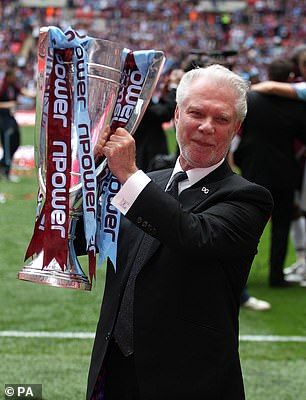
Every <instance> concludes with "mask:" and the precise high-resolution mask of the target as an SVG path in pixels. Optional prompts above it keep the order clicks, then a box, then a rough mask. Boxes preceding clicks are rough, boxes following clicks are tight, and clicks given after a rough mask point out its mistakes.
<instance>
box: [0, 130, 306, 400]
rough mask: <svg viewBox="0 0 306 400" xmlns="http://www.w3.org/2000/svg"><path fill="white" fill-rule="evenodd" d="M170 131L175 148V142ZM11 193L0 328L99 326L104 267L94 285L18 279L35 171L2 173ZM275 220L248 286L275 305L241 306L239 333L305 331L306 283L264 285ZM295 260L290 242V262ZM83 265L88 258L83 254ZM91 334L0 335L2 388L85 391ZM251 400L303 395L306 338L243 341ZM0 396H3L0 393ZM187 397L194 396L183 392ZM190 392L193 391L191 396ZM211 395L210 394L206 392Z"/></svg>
mask: <svg viewBox="0 0 306 400" xmlns="http://www.w3.org/2000/svg"><path fill="white" fill-rule="evenodd" d="M32 133H33V128H26V129H23V130H22V134H23V136H22V144H32V143H33V134H32ZM173 138H174V135H173V132H172V133H171V138H170V139H169V140H170V141H171V146H172V147H171V149H175V141H173ZM0 191H3V192H5V193H6V195H7V196H8V197H7V201H6V203H5V204H0V230H1V231H0V232H1V241H0V279H1V285H2V287H1V291H0V304H1V313H0V322H1V330H20V331H38V330H43V331H51V332H52V331H64V332H69V331H72V332H79V331H81V332H94V331H95V326H96V322H97V318H98V314H99V307H100V304H101V297H102V292H103V285H104V276H105V269H104V267H102V268H99V269H98V275H97V282H96V287H95V288H94V289H93V290H92V292H90V293H89V292H78V291H74V290H69V289H59V288H53V287H48V286H44V285H37V284H33V283H28V282H22V281H19V280H18V279H16V275H17V272H18V271H19V270H20V268H21V267H22V266H23V265H24V264H23V258H24V254H25V251H26V248H27V245H28V243H29V240H30V238H31V235H32V231H33V224H34V216H35V208H36V192H37V180H36V175H35V173H34V172H33V173H32V174H31V175H29V176H22V177H21V182H20V183H19V184H13V183H4V182H2V181H0ZM269 235H270V227H269V226H268V227H267V229H266V230H265V232H264V235H263V237H262V240H261V243H260V247H259V253H258V255H257V257H256V259H255V261H254V264H253V267H252V271H251V275H250V279H249V289H250V291H251V293H252V294H253V295H255V296H257V297H260V298H264V299H266V300H268V301H270V302H271V303H272V310H270V311H267V312H254V311H250V310H244V309H243V310H241V316H240V333H241V334H242V335H265V334H268V335H303V336H305V335H306V288H300V287H298V286H297V287H295V288H290V289H270V288H269V287H268V285H267V272H268V251H269ZM293 261H294V252H293V249H292V246H291V244H290V245H289V249H288V257H287V259H286V265H289V264H290V263H292V262H293ZM81 262H82V264H83V265H86V258H84V257H83V258H82V260H81ZM91 346H92V339H79V340H76V339H73V340H72V339H51V338H48V339H46V338H35V339H33V338H0V356H1V359H2V362H1V363H0V393H2V388H4V384H5V383H40V384H42V385H43V393H44V399H47V400H66V399H67V400H70V399H74V400H81V399H84V393H85V388H86V379H87V371H88V365H89V360H90V352H91ZM240 353H241V360H242V369H243V374H244V379H245V386H246V393H247V399H249V400H274V399H275V400H291V399H292V400H304V399H305V398H306V395H305V393H306V379H305V377H306V343H266V342H263V343H254V342H241V343H240ZM0 398H1V396H0ZM186 400H189V399H186ZM190 400H192V399H190ZM208 400H209V399H208Z"/></svg>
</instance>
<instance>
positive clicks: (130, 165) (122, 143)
mask: <svg viewBox="0 0 306 400" xmlns="http://www.w3.org/2000/svg"><path fill="white" fill-rule="evenodd" d="M95 153H100V154H101V153H102V154H104V155H105V157H106V158H107V163H108V166H109V168H110V170H111V171H112V173H113V174H114V175H115V176H116V177H117V178H118V180H119V182H120V183H122V184H123V183H125V182H126V181H127V180H128V178H129V177H130V176H131V175H133V174H134V173H135V172H137V171H138V168H137V166H136V162H135V154H136V146H135V140H134V139H133V137H132V135H130V134H129V132H128V131H126V130H125V129H123V128H118V129H116V131H115V132H114V133H111V131H110V129H109V128H107V129H106V130H105V132H104V133H103V134H102V135H101V137H100V139H99V142H98V143H97V145H96V148H95Z"/></svg>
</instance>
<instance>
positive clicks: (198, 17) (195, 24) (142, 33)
mask: <svg viewBox="0 0 306 400" xmlns="http://www.w3.org/2000/svg"><path fill="white" fill-rule="evenodd" d="M225 3H227V4H228V5H230V4H231V5H232V9H230V10H229V11H222V10H223V9H224V7H223V6H224V4H225ZM67 5H68V7H67V8H65V9H64V8H63V9H60V8H58V9H55V8H50V7H49V8H35V9H34V8H26V7H23V6H21V5H20V4H19V1H18V0H2V1H1V3H0V16H1V19H0V21H1V22H0V54H1V56H0V66H1V68H0V69H1V70H3V68H4V67H5V66H7V65H8V64H10V63H15V64H17V66H18V67H19V70H20V83H21V85H23V86H28V87H29V89H31V88H32V87H33V86H35V74H36V72H35V66H36V43H37V38H38V35H39V28H40V27H41V26H47V25H54V26H58V27H60V28H62V29H65V28H67V27H68V26H72V27H73V28H74V29H77V30H79V31H82V32H86V33H87V34H88V35H90V36H93V37H100V38H104V39H108V40H112V41H118V42H120V43H122V44H123V45H124V46H126V47H128V48H131V49H149V48H155V49H160V50H164V51H165V53H166V56H167V64H166V67H167V68H169V69H171V68H175V67H177V66H178V65H179V64H180V63H181V62H182V61H184V60H186V59H187V58H188V57H190V53H195V54H199V53H200V54H201V57H203V54H204V56H205V55H207V54H214V53H215V54H217V55H218V54H219V53H220V52H221V53H222V52H225V51H232V52H234V53H235V52H236V54H234V55H232V56H231V59H230V60H229V61H230V63H231V65H232V68H233V69H234V70H235V72H238V73H239V74H241V75H243V76H245V77H246V78H247V79H251V80H253V81H256V80H263V79H265V78H266V70H267V65H268V64H269V63H270V62H271V60H272V59H274V58H275V57H279V56H284V57H287V56H288V55H289V54H290V51H291V50H292V49H293V48H294V47H295V46H296V45H298V44H300V43H302V42H303V41H304V40H305V37H306V23H305V22H306V3H305V2H304V1H302V0H246V1H242V0H240V1H235V2H230V1H229V2H226V1H219V0H211V1H206V2H204V1H199V0H186V1H179V0H172V1H164V0H163V1H162V0H155V1H146V0H130V1H127V0H70V1H68V2H67ZM228 8H229V7H228ZM218 52H219V53H218ZM202 53H203V54H202Z"/></svg>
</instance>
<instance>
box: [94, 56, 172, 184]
mask: <svg viewBox="0 0 306 400" xmlns="http://www.w3.org/2000/svg"><path fill="white" fill-rule="evenodd" d="M165 61H166V57H165V54H164V52H162V51H155V52H154V56H153V59H152V62H151V64H150V65H149V67H148V71H147V74H146V77H145V80H144V83H143V86H142V89H141V92H140V95H139V98H138V100H137V104H136V105H135V107H134V109H133V112H132V114H131V116H130V118H129V120H128V122H127V123H126V125H125V127H124V128H125V129H126V130H127V131H128V132H129V133H130V134H131V135H134V133H135V131H136V129H137V127H138V125H139V123H140V121H141V119H142V117H143V115H144V113H145V111H146V109H147V107H148V105H149V102H150V100H151V97H152V95H153V92H154V90H155V88H156V85H157V82H158V80H159V78H160V74H161V72H162V69H163V66H164V64H165ZM99 162H100V164H99V165H98V166H97V168H96V171H97V180H98V182H99V178H101V175H102V171H103V170H104V169H105V167H106V165H107V159H106V158H105V157H103V159H100V161H99Z"/></svg>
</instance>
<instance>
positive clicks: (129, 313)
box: [114, 172, 188, 356]
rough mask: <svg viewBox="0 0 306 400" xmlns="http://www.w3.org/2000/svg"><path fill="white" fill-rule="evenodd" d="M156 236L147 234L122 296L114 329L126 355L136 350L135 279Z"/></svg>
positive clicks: (174, 188)
mask: <svg viewBox="0 0 306 400" xmlns="http://www.w3.org/2000/svg"><path fill="white" fill-rule="evenodd" d="M187 178H188V177H187V174H186V172H178V173H176V174H175V175H174V177H173V180H172V181H171V183H170V185H169V187H168V189H167V190H166V192H167V193H169V194H170V195H171V196H173V197H175V198H177V197H178V183H179V182H180V181H183V180H184V179H187ZM153 242H154V238H153V237H152V236H149V235H146V236H145V238H144V240H143V242H142V244H141V248H140V249H139V251H138V253H137V256H136V258H135V261H134V264H133V266H132V269H131V272H130V275H129V278H128V281H127V284H126V287H125V291H124V294H123V297H122V301H121V305H120V309H119V313H118V317H117V321H116V323H115V329H114V340H115V342H116V343H117V345H118V346H119V348H120V349H121V351H122V353H123V354H124V355H125V356H129V355H130V354H132V353H133V352H134V346H133V301H134V288H135V279H136V277H137V275H138V273H139V271H140V270H141V268H142V266H143V262H144V260H145V258H146V257H148V252H149V251H150V249H151V247H152V244H153Z"/></svg>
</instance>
